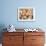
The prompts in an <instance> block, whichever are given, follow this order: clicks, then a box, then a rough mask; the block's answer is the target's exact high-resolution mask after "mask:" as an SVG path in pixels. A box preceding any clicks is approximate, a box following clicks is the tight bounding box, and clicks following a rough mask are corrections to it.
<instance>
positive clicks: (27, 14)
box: [17, 7, 35, 21]
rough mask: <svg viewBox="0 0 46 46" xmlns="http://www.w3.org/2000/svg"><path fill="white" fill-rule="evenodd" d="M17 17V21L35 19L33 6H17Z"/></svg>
mask: <svg viewBox="0 0 46 46" xmlns="http://www.w3.org/2000/svg"><path fill="white" fill-rule="evenodd" d="M17 17H18V21H35V8H32V7H19V8H18V16H17Z"/></svg>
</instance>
